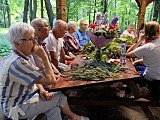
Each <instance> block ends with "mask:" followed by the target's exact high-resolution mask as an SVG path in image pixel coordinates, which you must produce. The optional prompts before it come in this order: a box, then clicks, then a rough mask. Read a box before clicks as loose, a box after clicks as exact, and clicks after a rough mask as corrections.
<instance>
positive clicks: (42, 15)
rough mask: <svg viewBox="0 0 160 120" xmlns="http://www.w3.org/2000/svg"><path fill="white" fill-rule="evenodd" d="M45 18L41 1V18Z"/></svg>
mask: <svg viewBox="0 0 160 120" xmlns="http://www.w3.org/2000/svg"><path fill="white" fill-rule="evenodd" d="M43 17H44V14H43V0H41V18H43Z"/></svg>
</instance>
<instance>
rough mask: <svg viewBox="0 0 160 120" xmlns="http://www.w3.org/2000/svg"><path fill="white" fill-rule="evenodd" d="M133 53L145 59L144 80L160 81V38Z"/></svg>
mask: <svg viewBox="0 0 160 120" xmlns="http://www.w3.org/2000/svg"><path fill="white" fill-rule="evenodd" d="M133 52H134V54H135V55H136V56H137V57H138V58H141V57H142V58H143V62H144V64H145V66H146V69H145V71H144V74H143V76H144V78H146V79H147V80H160V38H159V39H156V40H153V41H151V42H149V43H147V44H145V45H143V46H140V47H138V48H136V49H135V50H134V51H133Z"/></svg>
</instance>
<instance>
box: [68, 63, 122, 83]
mask: <svg viewBox="0 0 160 120" xmlns="http://www.w3.org/2000/svg"><path fill="white" fill-rule="evenodd" d="M118 71H120V64H117V65H114V64H110V63H107V62H103V61H89V62H84V64H83V65H82V66H79V65H78V64H77V65H74V66H72V67H71V70H70V71H69V72H68V74H69V75H71V77H72V78H73V79H78V80H103V79H105V78H107V77H114V78H115V77H118V76H119V74H118V73H117V72H118ZM113 73H114V76H113Z"/></svg>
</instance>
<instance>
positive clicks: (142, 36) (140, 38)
mask: <svg viewBox="0 0 160 120" xmlns="http://www.w3.org/2000/svg"><path fill="white" fill-rule="evenodd" d="M143 40H145V34H144V33H143V32H139V39H138V42H142V41H143Z"/></svg>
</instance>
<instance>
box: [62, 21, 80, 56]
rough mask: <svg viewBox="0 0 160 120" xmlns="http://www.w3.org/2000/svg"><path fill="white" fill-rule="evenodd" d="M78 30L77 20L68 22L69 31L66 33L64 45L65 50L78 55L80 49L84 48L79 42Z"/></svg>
mask: <svg viewBox="0 0 160 120" xmlns="http://www.w3.org/2000/svg"><path fill="white" fill-rule="evenodd" d="M75 31H76V22H74V21H70V22H68V32H67V33H66V34H65V35H64V45H65V50H67V51H69V52H71V53H73V54H74V55H76V54H77V53H78V52H79V51H80V50H82V47H81V46H80V44H79V43H78V41H77V39H76V37H75V35H74V32H75Z"/></svg>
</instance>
